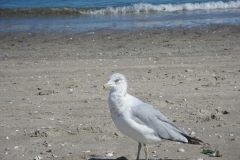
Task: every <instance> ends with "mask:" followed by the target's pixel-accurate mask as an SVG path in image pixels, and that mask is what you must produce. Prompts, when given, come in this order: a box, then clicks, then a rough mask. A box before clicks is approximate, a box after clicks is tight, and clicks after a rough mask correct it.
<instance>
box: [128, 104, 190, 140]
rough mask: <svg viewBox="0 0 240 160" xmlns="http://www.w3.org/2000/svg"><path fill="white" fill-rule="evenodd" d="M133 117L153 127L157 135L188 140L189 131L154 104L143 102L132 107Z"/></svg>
mask: <svg viewBox="0 0 240 160" xmlns="http://www.w3.org/2000/svg"><path fill="white" fill-rule="evenodd" d="M132 119H133V120H134V121H135V122H137V123H139V124H141V125H146V126H148V127H149V128H152V129H153V130H154V131H155V135H156V136H158V137H160V138H162V139H168V140H174V141H181V142H188V140H187V138H185V135H187V132H185V131H184V130H182V129H181V128H179V127H178V126H176V125H175V124H173V123H171V122H169V121H168V119H167V118H166V117H165V116H164V115H163V114H162V113H161V112H160V111H159V110H158V109H156V108H154V107H153V106H151V105H149V104H146V103H141V104H139V105H137V106H133V107H132Z"/></svg>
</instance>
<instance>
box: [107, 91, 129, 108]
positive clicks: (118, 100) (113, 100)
mask: <svg viewBox="0 0 240 160" xmlns="http://www.w3.org/2000/svg"><path fill="white" fill-rule="evenodd" d="M126 96H127V91H126V89H122V90H111V91H110V93H109V97H108V104H109V107H110V109H117V108H120V107H122V105H123V102H124V98H125V97H126Z"/></svg>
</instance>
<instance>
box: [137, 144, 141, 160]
mask: <svg viewBox="0 0 240 160" xmlns="http://www.w3.org/2000/svg"><path fill="white" fill-rule="evenodd" d="M141 148H142V144H141V143H140V142H138V153H137V160H139V155H140V151H141Z"/></svg>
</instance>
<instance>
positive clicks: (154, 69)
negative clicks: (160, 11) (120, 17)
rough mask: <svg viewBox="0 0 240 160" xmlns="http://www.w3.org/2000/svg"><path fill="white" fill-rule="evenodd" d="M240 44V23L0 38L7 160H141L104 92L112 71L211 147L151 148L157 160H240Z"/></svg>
mask: <svg viewBox="0 0 240 160" xmlns="http://www.w3.org/2000/svg"><path fill="white" fill-rule="evenodd" d="M239 44H240V26H207V27H197V28H191V29H186V28H174V29H158V28H156V29H150V30H137V31H130V30H118V31H116V30H98V31H92V32H90V31H89V32H82V33H57V32H54V33H49V32H46V33H43V32H39V33H31V32H16V33H14V32H12V33H5V32H1V33H0V95H1V96H0V99H1V100H0V144H1V145H0V159H2V160H10V159H11V160H27V159H29V160H33V159H41V158H44V159H56V160H58V159H59V160H61V159H63V160H82V159H117V158H120V157H125V158H127V159H135V158H136V154H137V142H136V141H134V140H132V139H130V138H128V137H127V136H125V135H123V134H122V133H120V132H119V131H118V130H117V128H116V127H115V125H114V123H113V122H112V120H111V117H110V113H109V109H108V104H107V98H108V94H109V91H105V90H102V89H101V86H102V85H103V84H105V83H106V82H107V81H108V78H109V77H110V76H111V75H112V74H113V73H122V74H124V75H125V76H126V78H127V80H128V86H129V88H128V92H129V94H131V95H133V96H136V97H137V98H139V99H141V100H142V101H144V102H146V103H149V104H151V105H153V106H155V107H156V108H158V109H159V110H160V111H161V112H162V113H163V114H164V115H165V116H166V117H167V118H168V119H169V121H171V122H174V123H176V124H177V125H178V126H179V127H181V128H184V129H185V130H186V131H187V132H189V133H190V134H192V135H193V136H196V137H199V138H200V139H201V140H203V141H204V142H205V143H206V144H204V145H202V146H199V145H190V144H182V143H176V142H172V141H163V142H162V143H161V144H159V145H149V154H150V158H151V159H153V158H155V159H160V158H162V159H164V158H166V159H167V158H169V159H188V160H200V159H204V160H208V159H224V160H225V159H231V160H237V159H240V152H239V151H240V114H239V113H240V99H239V97H240V81H239V77H240V45H239ZM203 147H209V148H210V149H212V150H215V149H216V150H218V151H219V152H220V154H221V155H222V157H209V155H205V154H203V153H201V152H202V150H203ZM179 148H183V149H184V150H185V152H178V149H179ZM107 153H113V154H107ZM143 158H144V152H143V151H142V152H141V159H143Z"/></svg>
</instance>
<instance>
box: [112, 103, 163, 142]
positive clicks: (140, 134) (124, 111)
mask: <svg viewBox="0 0 240 160" xmlns="http://www.w3.org/2000/svg"><path fill="white" fill-rule="evenodd" d="M125 102H129V101H125ZM129 106H131V105H130V104H124V105H123V106H122V107H120V108H114V109H111V116H112V120H113V122H114V123H115V125H116V127H117V128H118V130H119V131H120V132H122V133H123V134H125V135H127V136H128V137H130V138H132V139H134V140H136V141H137V142H141V143H144V144H158V143H159V142H160V141H161V138H159V137H158V136H156V135H154V130H153V129H152V128H149V127H148V126H146V125H143V124H139V123H137V122H135V121H134V120H133V119H132V117H131V116H132V114H131V108H130V107H129Z"/></svg>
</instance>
